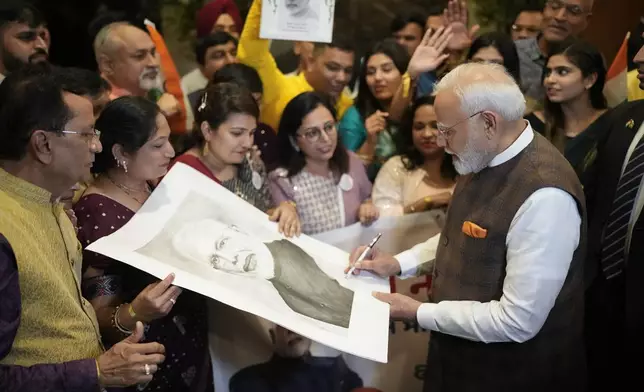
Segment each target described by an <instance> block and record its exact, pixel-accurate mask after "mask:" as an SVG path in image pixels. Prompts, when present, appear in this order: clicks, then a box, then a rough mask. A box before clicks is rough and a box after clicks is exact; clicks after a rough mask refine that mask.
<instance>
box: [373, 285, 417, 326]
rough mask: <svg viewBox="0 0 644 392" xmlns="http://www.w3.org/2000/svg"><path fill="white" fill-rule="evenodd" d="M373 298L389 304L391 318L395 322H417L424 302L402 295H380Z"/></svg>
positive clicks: (377, 294)
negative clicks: (417, 315) (417, 314)
mask: <svg viewBox="0 0 644 392" xmlns="http://www.w3.org/2000/svg"><path fill="white" fill-rule="evenodd" d="M373 296H374V297H375V298H376V299H378V300H380V301H382V302H385V303H388V304H389V317H391V318H392V319H394V320H416V313H418V308H420V305H422V302H420V301H416V300H415V299H413V298H410V297H407V296H406V295H402V294H400V293H391V294H390V293H378V292H374V293H373Z"/></svg>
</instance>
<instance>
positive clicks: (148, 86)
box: [139, 70, 163, 91]
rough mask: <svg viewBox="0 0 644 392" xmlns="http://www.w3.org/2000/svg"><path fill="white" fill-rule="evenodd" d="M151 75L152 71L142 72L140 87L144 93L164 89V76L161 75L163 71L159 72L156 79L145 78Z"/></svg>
mask: <svg viewBox="0 0 644 392" xmlns="http://www.w3.org/2000/svg"><path fill="white" fill-rule="evenodd" d="M149 73H150V70H144V71H143V72H141V75H139V87H141V90H143V91H150V90H152V89H155V88H157V89H161V90H162V89H163V75H162V74H161V70H159V71H158V72H157V76H156V78H154V79H151V78H148V77H145V76H146V75H148V74H149Z"/></svg>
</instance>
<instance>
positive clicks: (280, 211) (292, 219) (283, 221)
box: [269, 201, 302, 238]
mask: <svg viewBox="0 0 644 392" xmlns="http://www.w3.org/2000/svg"><path fill="white" fill-rule="evenodd" d="M269 219H270V220H271V221H273V222H277V228H278V230H279V232H280V233H281V234H284V235H285V236H286V237H288V238H291V237H293V236H299V235H300V233H301V230H302V227H301V225H300V218H299V217H298V215H297V209H296V208H295V204H294V203H293V202H291V201H284V202H282V204H280V205H279V206H278V207H277V208H275V209H274V210H273V211H272V212H271V213H270V216H269Z"/></svg>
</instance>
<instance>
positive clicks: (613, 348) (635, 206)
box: [584, 32, 644, 391]
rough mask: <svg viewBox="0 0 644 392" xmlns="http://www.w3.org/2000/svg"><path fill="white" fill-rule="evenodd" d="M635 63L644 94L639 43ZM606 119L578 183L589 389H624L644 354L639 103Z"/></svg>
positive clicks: (643, 113) (643, 127)
mask: <svg viewBox="0 0 644 392" xmlns="http://www.w3.org/2000/svg"><path fill="white" fill-rule="evenodd" d="M640 36H641V37H642V38H644V32H640ZM634 62H635V65H636V67H637V78H638V80H639V88H640V89H641V90H644V45H642V44H640V49H639V52H638V53H637V54H636V55H635V58H634ZM610 115H611V117H612V121H611V123H609V124H607V126H608V127H609V129H608V132H607V134H608V137H607V139H606V140H603V141H601V142H600V143H598V144H599V146H598V150H597V160H596V161H595V164H594V165H595V167H596V171H595V173H594V176H593V178H590V179H589V181H588V183H586V184H584V191H585V193H586V200H587V204H588V245H589V246H588V252H587V261H586V266H585V269H586V270H585V275H586V287H587V290H586V308H585V313H586V314H585V317H586V320H585V321H586V323H585V327H586V355H587V360H588V375H589V380H590V382H589V386H590V388H589V390H590V391H608V390H625V389H626V388H627V387H626V385H628V384H630V383H632V382H634V381H639V379H640V374H639V369H638V368H637V366H636V365H637V364H639V362H638V360H633V359H631V358H635V357H634V355H641V353H642V350H644V341H643V340H642V337H641V334H642V331H644V306H643V301H644V285H642V281H644V263H642V261H644V219H643V217H642V206H643V205H644V192H643V189H644V186H643V185H644V165H642V162H643V161H644V100H637V101H633V102H624V103H622V104H621V105H619V106H617V107H616V108H615V109H613V111H612V113H610ZM621 386H623V387H622V388H620V387H621Z"/></svg>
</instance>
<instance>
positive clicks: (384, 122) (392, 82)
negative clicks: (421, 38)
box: [339, 38, 409, 179]
mask: <svg viewBox="0 0 644 392" xmlns="http://www.w3.org/2000/svg"><path fill="white" fill-rule="evenodd" d="M408 64H409V54H408V53H407V50H406V49H405V48H404V47H403V46H401V45H399V44H398V43H397V42H396V41H395V40H394V39H393V38H391V39H386V40H384V41H382V42H379V43H377V44H376V45H375V46H374V47H373V48H372V49H371V50H370V51H369V52H368V53H367V54H366V55H365V57H364V61H363V63H362V68H361V70H360V84H359V86H360V87H359V91H358V98H357V100H356V103H355V106H352V107H351V108H349V109H348V110H347V112H346V113H345V115H344V116H343V117H342V121H341V122H340V124H339V128H340V136H341V138H342V143H344V145H345V147H347V148H348V149H349V150H351V151H355V152H356V153H357V154H358V157H360V159H361V160H362V161H363V162H364V163H365V164H366V165H367V166H368V169H367V171H368V173H369V178H372V179H373V178H375V176H376V174H377V173H378V170H379V169H380V166H381V165H382V164H383V163H384V162H385V161H386V160H387V159H388V158H389V157H391V156H392V155H394V154H395V152H396V145H395V142H394V135H395V133H396V130H397V124H396V123H395V122H393V121H390V120H389V119H388V117H389V106H390V105H391V102H392V100H393V98H394V95H395V94H396V91H397V90H398V88H399V87H400V86H401V84H402V82H403V74H404V73H405V71H406V70H407V65H408Z"/></svg>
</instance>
